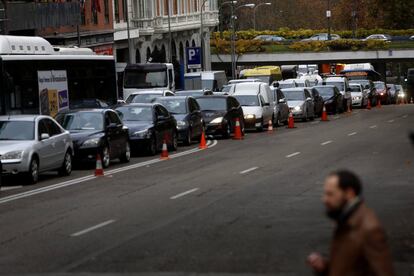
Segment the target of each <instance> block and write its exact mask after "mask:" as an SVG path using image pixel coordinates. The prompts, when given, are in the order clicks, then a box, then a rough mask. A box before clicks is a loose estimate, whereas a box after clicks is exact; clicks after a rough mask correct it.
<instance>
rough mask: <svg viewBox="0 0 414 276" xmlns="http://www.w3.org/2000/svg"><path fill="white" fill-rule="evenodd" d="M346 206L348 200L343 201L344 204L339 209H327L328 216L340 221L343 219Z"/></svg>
mask: <svg viewBox="0 0 414 276" xmlns="http://www.w3.org/2000/svg"><path fill="white" fill-rule="evenodd" d="M345 206H346V200H343V202H342V204H341V205H340V206H339V207H337V208H332V209H326V215H327V216H328V218H330V219H333V220H335V221H338V220H339V219H340V218H341V215H342V213H343V211H344V208H345Z"/></svg>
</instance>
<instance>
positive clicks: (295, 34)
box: [211, 28, 414, 40]
mask: <svg viewBox="0 0 414 276" xmlns="http://www.w3.org/2000/svg"><path fill="white" fill-rule="evenodd" d="M326 32H327V30H325V29H322V30H311V29H299V30H291V29H289V28H280V29H279V30H275V31H271V30H266V31H254V30H246V31H238V32H237V33H236V38H237V39H243V40H249V39H253V38H255V37H256V36H258V35H277V36H282V37H284V38H286V39H303V38H308V37H311V36H312V35H314V34H317V33H326ZM332 33H335V34H338V35H340V36H341V37H342V38H344V39H347V38H352V31H351V30H336V31H332ZM372 34H389V35H391V36H411V35H414V29H406V30H387V29H370V30H367V29H358V30H357V31H356V36H357V37H358V38H365V37H367V36H369V35H372ZM230 37H231V32H230V31H228V30H227V31H224V32H222V33H220V32H214V33H212V36H211V38H212V39H225V40H230Z"/></svg>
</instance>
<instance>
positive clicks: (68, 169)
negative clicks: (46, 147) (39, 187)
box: [58, 151, 72, 176]
mask: <svg viewBox="0 0 414 276" xmlns="http://www.w3.org/2000/svg"><path fill="white" fill-rule="evenodd" d="M58 173H59V175H60V176H68V175H70V174H71V173H72V154H70V152H69V151H67V152H66V153H65V157H64V159H63V164H62V167H60V169H59V172H58Z"/></svg>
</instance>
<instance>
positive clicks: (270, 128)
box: [267, 120, 273, 133]
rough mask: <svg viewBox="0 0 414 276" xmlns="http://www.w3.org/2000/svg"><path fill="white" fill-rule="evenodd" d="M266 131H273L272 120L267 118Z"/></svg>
mask: <svg viewBox="0 0 414 276" xmlns="http://www.w3.org/2000/svg"><path fill="white" fill-rule="evenodd" d="M267 132H268V133H272V132H273V122H272V120H269V124H268V125H267Z"/></svg>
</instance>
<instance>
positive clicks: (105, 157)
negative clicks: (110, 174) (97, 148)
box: [101, 146, 111, 168]
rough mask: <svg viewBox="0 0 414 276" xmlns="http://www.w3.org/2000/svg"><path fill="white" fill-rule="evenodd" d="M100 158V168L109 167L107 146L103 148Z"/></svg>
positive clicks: (109, 159)
mask: <svg viewBox="0 0 414 276" xmlns="http://www.w3.org/2000/svg"><path fill="white" fill-rule="evenodd" d="M101 158H102V167H103V168H108V167H109V164H110V162H111V156H110V154H109V148H108V146H105V147H104V148H103V149H102V152H101Z"/></svg>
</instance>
